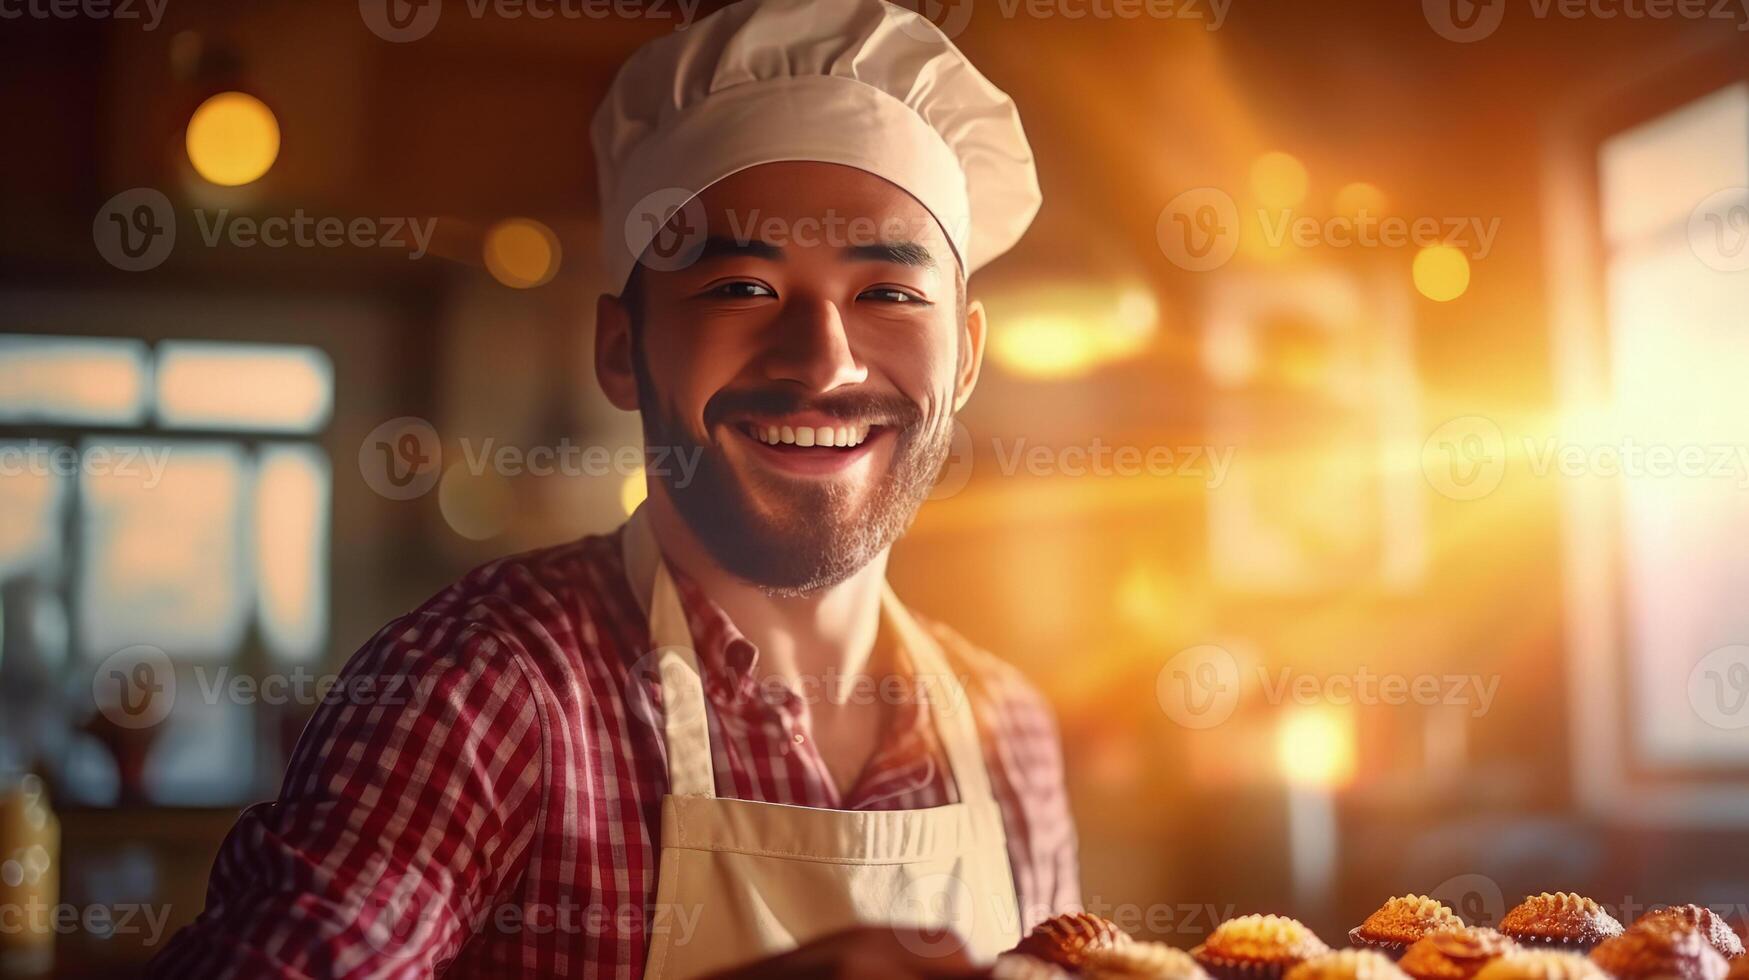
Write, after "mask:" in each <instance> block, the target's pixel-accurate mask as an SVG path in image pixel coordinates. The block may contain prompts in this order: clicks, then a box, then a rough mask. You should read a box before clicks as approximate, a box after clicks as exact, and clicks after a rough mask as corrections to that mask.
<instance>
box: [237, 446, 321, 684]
mask: <svg viewBox="0 0 1749 980" xmlns="http://www.w3.org/2000/svg"><path fill="white" fill-rule="evenodd" d="M327 557H328V460H327V459H326V458H325V457H324V456H323V455H322V453H321V452H320V451H318V450H317V449H315V448H314V447H312V446H270V447H267V448H265V449H263V450H262V452H261V462H260V469H259V471H258V475H257V477H256V483H255V570H256V576H257V579H258V581H259V583H260V593H259V595H258V597H257V601H258V603H259V605H258V608H259V610H260V614H261V632H262V636H263V638H264V639H265V640H266V641H267V647H268V649H269V650H270V651H271V652H273V653H274V654H276V655H278V656H280V657H284V658H287V659H291V660H311V659H314V658H316V657H318V656H319V655H320V654H321V644H322V638H323V637H324V636H325V635H326V633H327V628H328V608H327V603H328V564H327Z"/></svg>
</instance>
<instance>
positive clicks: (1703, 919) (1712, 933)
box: [1634, 905, 1743, 960]
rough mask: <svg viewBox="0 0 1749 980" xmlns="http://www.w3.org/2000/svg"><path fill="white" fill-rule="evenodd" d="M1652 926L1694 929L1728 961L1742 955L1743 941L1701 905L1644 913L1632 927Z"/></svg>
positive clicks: (1721, 918) (1679, 906)
mask: <svg viewBox="0 0 1749 980" xmlns="http://www.w3.org/2000/svg"><path fill="white" fill-rule="evenodd" d="M1654 924H1657V925H1667V926H1673V927H1677V928H1684V929H1693V930H1695V931H1696V932H1698V933H1700V934H1701V937H1702V938H1704V939H1705V940H1706V941H1707V944H1708V945H1710V946H1712V948H1713V949H1715V950H1717V951H1718V954H1719V955H1720V956H1723V957H1724V958H1725V959H1727V960H1729V959H1735V958H1737V957H1739V956H1742V955H1743V940H1742V939H1741V938H1739V937H1738V936H1737V934H1736V933H1735V932H1732V931H1731V926H1730V923H1727V922H1726V921H1725V920H1724V918H1723V917H1721V916H1719V915H1716V914H1714V913H1713V910H1712V909H1709V908H1707V907H1706V906H1704V905H1666V906H1664V907H1663V908H1658V909H1653V910H1652V911H1650V912H1647V913H1646V914H1645V915H1642V916H1640V918H1639V921H1637V922H1635V923H1634V925H1636V926H1644V925H1654Z"/></svg>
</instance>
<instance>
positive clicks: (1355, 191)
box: [1330, 180, 1385, 218]
mask: <svg viewBox="0 0 1749 980" xmlns="http://www.w3.org/2000/svg"><path fill="white" fill-rule="evenodd" d="M1330 206H1331V207H1332V208H1333V209H1334V210H1335V211H1336V213H1337V214H1339V215H1342V216H1343V217H1346V218H1353V217H1357V216H1359V215H1360V214H1361V213H1362V212H1365V213H1366V214H1367V215H1369V216H1371V217H1375V218H1376V217H1378V216H1380V215H1381V214H1383V213H1384V210H1385V192H1384V191H1381V190H1379V189H1378V188H1377V187H1376V186H1374V185H1372V184H1369V183H1367V182H1366V181H1364V180H1357V181H1355V182H1354V183H1352V184H1344V185H1342V189H1341V190H1339V191H1337V192H1336V197H1335V199H1334V200H1332V201H1331V202H1330Z"/></svg>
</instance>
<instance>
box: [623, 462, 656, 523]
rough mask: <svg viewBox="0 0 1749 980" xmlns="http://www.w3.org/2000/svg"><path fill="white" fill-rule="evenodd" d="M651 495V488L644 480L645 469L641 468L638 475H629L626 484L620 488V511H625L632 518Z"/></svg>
mask: <svg viewBox="0 0 1749 980" xmlns="http://www.w3.org/2000/svg"><path fill="white" fill-rule="evenodd" d="M649 495H650V487H649V485H648V484H647V483H646V482H645V480H644V470H643V467H639V468H638V471H637V472H636V473H631V474H628V475H627V476H626V478H625V482H624V483H621V484H620V486H619V506H620V509H621V510H623V511H625V513H626V516H627V517H630V516H632V511H634V510H637V509H638V505H639V504H641V503H643V502H644V499H645V498H646V497H648V496H649Z"/></svg>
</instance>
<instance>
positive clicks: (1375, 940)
mask: <svg viewBox="0 0 1749 980" xmlns="http://www.w3.org/2000/svg"><path fill="white" fill-rule="evenodd" d="M1463 927H1464V920H1462V919H1460V918H1458V917H1457V913H1456V912H1453V911H1452V910H1451V909H1449V908H1446V907H1445V903H1444V902H1441V901H1439V900H1437V899H1432V898H1428V897H1427V896H1425V895H1404V896H1402V897H1401V898H1393V899H1390V900H1388V901H1386V902H1385V904H1384V905H1382V906H1380V907H1379V910H1378V911H1377V912H1374V913H1373V914H1371V915H1369V916H1367V917H1366V921H1365V922H1362V923H1361V924H1360V925H1358V926H1355V927H1354V928H1353V929H1350V930H1349V931H1348V941H1349V942H1350V943H1353V944H1354V945H1356V946H1365V947H1367V948H1370V949H1376V950H1379V951H1380V952H1383V953H1387V954H1389V955H1390V956H1391V958H1393V959H1395V958H1396V957H1399V956H1402V955H1403V951H1404V950H1406V949H1408V948H1409V947H1410V945H1411V944H1413V943H1415V942H1416V941H1417V940H1419V939H1420V938H1421V937H1422V936H1425V935H1427V934H1428V933H1432V932H1447V931H1449V930H1452V929H1462V928H1463Z"/></svg>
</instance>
